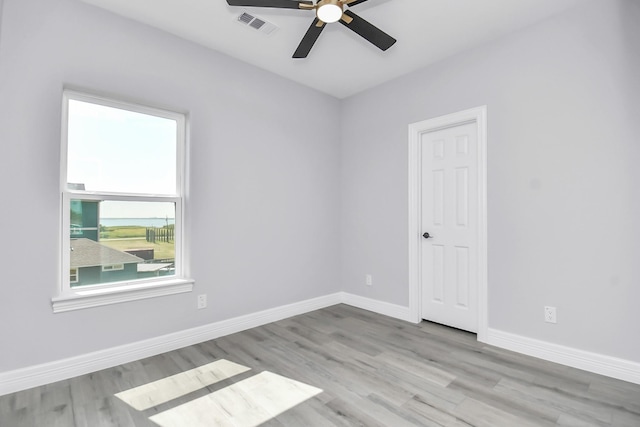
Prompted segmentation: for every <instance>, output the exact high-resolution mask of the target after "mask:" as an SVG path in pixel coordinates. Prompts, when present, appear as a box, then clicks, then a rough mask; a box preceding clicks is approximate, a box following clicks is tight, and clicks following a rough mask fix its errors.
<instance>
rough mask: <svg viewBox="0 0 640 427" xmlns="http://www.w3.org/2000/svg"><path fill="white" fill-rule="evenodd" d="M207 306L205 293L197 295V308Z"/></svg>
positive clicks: (200, 308)
mask: <svg viewBox="0 0 640 427" xmlns="http://www.w3.org/2000/svg"><path fill="white" fill-rule="evenodd" d="M203 308H207V294H202V295H198V310H202V309H203Z"/></svg>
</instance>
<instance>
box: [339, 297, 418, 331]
mask: <svg viewBox="0 0 640 427" xmlns="http://www.w3.org/2000/svg"><path fill="white" fill-rule="evenodd" d="M342 302H343V303H344V304H348V305H351V306H353V307H357V308H362V309H364V310H369V311H373V312H374V313H378V314H382V315H385V316H389V317H393V318H396V319H399V320H404V321H407V322H412V320H411V310H410V309H409V307H404V306H401V305H396V304H391V303H388V302H384V301H380V300H375V299H371V298H366V297H363V296H360V295H354V294H349V293H346V292H342ZM412 323H415V322H412Z"/></svg>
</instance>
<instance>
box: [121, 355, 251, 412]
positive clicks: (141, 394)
mask: <svg viewBox="0 0 640 427" xmlns="http://www.w3.org/2000/svg"><path fill="white" fill-rule="evenodd" d="M249 370H250V368H247V367H246V366H242V365H239V364H237V363H233V362H230V361H228V360H225V359H220V360H216V361H215V362H212V363H209V364H207V365H203V366H200V367H198V368H195V369H191V370H189V371H186V372H181V373H179V374H176V375H173V376H170V377H167V378H163V379H161V380H158V381H154V382H152V383H148V384H144V385H141V386H140V387H135V388H132V389H129V390H125V391H123V392H120V393H117V394H116V397H118V398H119V399H120V400H122V401H124V402H125V403H127V404H129V405H130V406H132V407H134V408H135V409H137V410H138V411H144V410H146V409H149V408H153V407H154V406H158V405H160V404H162V403H166V402H169V401H171V400H173V399H177V398H178V397H182V396H185V395H187V394H189V393H192V392H194V391H197V390H200V389H202V388H204V387H207V386H210V385H212V384H215V383H217V382H220V381H223V380H226V379H228V378H231V377H233V376H235V375H238V374H241V373H243V372H247V371H249Z"/></svg>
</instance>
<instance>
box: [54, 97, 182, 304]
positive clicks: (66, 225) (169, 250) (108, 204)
mask: <svg viewBox="0 0 640 427" xmlns="http://www.w3.org/2000/svg"><path fill="white" fill-rule="evenodd" d="M62 124H63V126H62V129H63V132H62V162H61V187H62V188H61V193H62V204H63V208H62V212H63V215H62V233H61V235H62V242H63V243H62V245H61V248H62V256H61V260H62V266H61V271H64V272H68V273H67V274H63V275H62V277H61V279H60V282H61V284H60V292H59V295H58V297H56V298H54V299H53V307H54V311H67V310H73V309H78V308H86V307H91V306H95V305H104V304H107V303H112V302H122V301H128V300H132V299H140V298H147V297H150V296H160V295H167V294H173V293H178V292H187V291H190V290H191V288H192V281H191V280H189V279H188V278H187V275H186V267H185V262H184V250H183V247H184V232H183V230H184V225H183V217H184V215H183V212H184V182H185V180H184V175H185V171H184V159H185V154H184V153H185V134H186V129H185V126H186V120H185V116H184V115H183V114H180V113H175V112H171V111H166V110H160V109H156V108H151V107H147V106H142V105H137V104H132V103H128V102H123V101H118V100H113V99H107V98H103V97H99V96H94V95H89V94H83V93H79V92H74V91H65V92H64V95H63V123H62Z"/></svg>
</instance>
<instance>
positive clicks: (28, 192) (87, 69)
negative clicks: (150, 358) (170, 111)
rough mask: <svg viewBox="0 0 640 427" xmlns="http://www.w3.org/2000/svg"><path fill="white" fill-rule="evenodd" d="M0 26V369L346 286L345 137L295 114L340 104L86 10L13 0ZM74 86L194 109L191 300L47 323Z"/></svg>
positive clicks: (46, 0) (54, 317)
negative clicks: (64, 137)
mask: <svg viewBox="0 0 640 427" xmlns="http://www.w3.org/2000/svg"><path fill="white" fill-rule="evenodd" d="M1 28H2V34H1V38H0V40H1V44H0V100H1V101H2V102H0V154H1V156H2V159H3V163H4V164H3V167H2V168H0V182H2V183H3V191H4V194H3V196H4V202H3V205H2V206H3V208H2V209H0V224H3V232H2V240H3V242H4V245H3V247H4V249H3V251H2V253H3V266H4V267H3V273H2V286H3V290H2V297H1V298H0V325H2V328H1V329H2V333H1V335H0V340H1V343H2V345H1V348H2V351H0V372H2V371H8V370H12V369H16V368H20V367H25V366H30V365H34V364H38V363H43V362H47V361H52V360H57V359H61V358H65V357H70V356H73V355H77V354H83V353H87V352H91V351H96V350H100V349H105V348H110V347H113V346H117V345H122V344H126V343H131V342H135V341H138V340H142V339H146V338H151V337H156V336H159V335H162V334H166V333H170V332H175V331H180V330H183V329H186V328H190V327H195V326H199V325H204V324H208V323H211V322H214V321H217V320H221V319H227V318H230V317H234V316H238V315H243V314H248V313H253V312H256V311H259V310H263V309H267V308H272V307H276V306H281V305H284V304H289V303H293V302H297V301H301V300H305V299H308V298H313V297H317V296H323V295H327V294H330V293H333V292H336V291H338V290H339V288H340V286H339V252H340V250H339V237H338V231H339V230H338V227H339V212H338V203H339V186H338V178H339V172H340V171H339V130H335V131H332V130H330V129H328V130H326V131H324V130H318V128H317V126H314V123H313V119H312V118H311V117H312V115H311V114H309V115H305V114H300V113H301V112H305V111H308V112H310V113H311V112H316V111H320V110H321V111H324V112H325V114H329V115H331V114H333V115H334V117H332V118H331V121H338V120H339V116H338V112H339V102H338V101H337V100H336V99H334V98H331V97H329V96H326V95H323V94H320V93H319V92H316V91H313V90H310V89H308V88H305V87H302V86H300V85H297V84H295V83H291V82H289V81H287V80H284V79H282V78H280V77H277V76H275V75H271V74H268V73H265V72H264V71H262V70H259V69H257V68H254V67H251V66H248V65H246V64H243V63H240V62H238V61H236V60H234V59H231V58H229V57H226V56H224V55H221V54H216V53H214V52H211V51H209V50H206V49H204V48H200V47H197V46H195V45H193V44H191V43H188V42H185V41H182V40H180V39H178V38H175V37H173V36H170V35H167V34H164V33H162V32H159V31H157V30H154V29H152V28H150V27H145V26H142V25H139V24H137V23H134V22H132V21H128V20H125V19H122V18H119V17H116V16H115V15H112V14H110V13H107V12H105V11H102V10H100V9H96V8H93V7H91V6H88V5H86V4H84V3H80V2H76V1H71V0H26V1H25V0H6V1H5V2H4V10H3V18H2V27H1ZM65 84H72V85H75V86H80V87H86V88H90V89H94V90H99V91H105V92H108V93H112V94H122V95H126V96H127V97H132V98H134V99H139V100H142V101H146V102H149V103H152V104H157V105H160V106H167V107H169V108H174V109H178V110H183V111H188V113H189V118H190V130H191V165H190V172H191V174H190V180H191V186H190V192H189V195H188V197H189V212H188V218H187V219H188V223H189V226H190V232H191V238H190V253H191V256H190V259H191V266H192V273H193V274H192V276H193V277H194V278H195V280H196V285H195V292H194V293H191V294H182V295H177V296H169V297H161V298H154V299H148V300H144V301H135V302H130V303H125V304H119V305H112V306H108V307H100V308H95V309H89V310H81V311H75V312H69V313H61V314H53V313H52V310H51V306H50V299H51V297H52V296H54V294H55V289H56V286H57V282H56V281H57V277H58V275H59V273H58V271H59V267H58V254H59V237H58V236H59V224H60V210H61V207H60V189H59V184H58V183H59V174H60V171H59V169H60V168H59V158H60V121H61V118H60V117H61V95H62V87H63V85H65ZM292 118H294V119H292ZM310 129H313V131H310ZM200 293H207V294H208V296H209V298H208V300H209V308H208V309H207V310H196V295H197V294H200ZM9 325H10V326H9Z"/></svg>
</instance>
